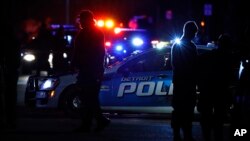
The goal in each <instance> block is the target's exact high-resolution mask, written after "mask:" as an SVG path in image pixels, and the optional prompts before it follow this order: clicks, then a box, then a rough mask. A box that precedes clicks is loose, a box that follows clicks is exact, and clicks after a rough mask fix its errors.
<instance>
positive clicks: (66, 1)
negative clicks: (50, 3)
mask: <svg viewBox="0 0 250 141" xmlns="http://www.w3.org/2000/svg"><path fill="white" fill-rule="evenodd" d="M69 7H70V0H65V22H66V24H69V20H70V9H69Z"/></svg>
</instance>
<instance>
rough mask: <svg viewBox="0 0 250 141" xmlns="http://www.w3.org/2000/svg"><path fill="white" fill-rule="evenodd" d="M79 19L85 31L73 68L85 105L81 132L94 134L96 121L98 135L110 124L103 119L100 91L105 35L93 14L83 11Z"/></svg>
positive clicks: (79, 38)
mask: <svg viewBox="0 0 250 141" xmlns="http://www.w3.org/2000/svg"><path fill="white" fill-rule="evenodd" d="M79 18H80V26H81V30H80V31H79V33H78V34H77V36H76V38H75V47H74V53H73V60H72V65H73V66H75V67H76V68H77V69H78V70H79V73H78V76H77V84H78V85H79V86H80V87H81V90H82V95H81V100H82V101H84V102H83V103H84V105H83V107H84V108H83V109H82V110H83V111H82V114H83V117H82V125H81V127H80V128H79V129H78V130H79V131H83V132H88V131H90V129H91V124H92V119H95V120H96V123H97V127H96V128H95V131H97V132H98V131H101V130H103V129H104V128H105V127H106V126H107V125H108V124H109V123H110V120H109V119H107V118H106V117H104V116H103V115H102V111H101V108H100V103H99V90H100V85H101V81H102V77H103V73H104V56H105V48H104V34H103V33H102V32H101V31H100V30H99V29H98V28H97V27H96V26H95V21H94V17H93V14H92V12H91V11H88V10H83V11H81V13H80V15H79Z"/></svg>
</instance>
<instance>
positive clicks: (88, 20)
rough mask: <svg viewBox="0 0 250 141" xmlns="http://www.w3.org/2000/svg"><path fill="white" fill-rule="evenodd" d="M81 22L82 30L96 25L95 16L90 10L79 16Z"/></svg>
mask: <svg viewBox="0 0 250 141" xmlns="http://www.w3.org/2000/svg"><path fill="white" fill-rule="evenodd" d="M79 22H80V25H81V27H82V28H84V27H89V26H93V25H94V24H95V20H94V15H93V13H92V12H91V11H89V10H82V11H81V12H80V14H79Z"/></svg>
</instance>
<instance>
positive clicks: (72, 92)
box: [62, 86, 83, 117]
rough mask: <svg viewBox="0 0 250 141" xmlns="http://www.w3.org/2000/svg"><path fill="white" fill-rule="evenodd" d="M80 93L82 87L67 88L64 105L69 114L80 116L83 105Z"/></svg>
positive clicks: (66, 112)
mask: <svg viewBox="0 0 250 141" xmlns="http://www.w3.org/2000/svg"><path fill="white" fill-rule="evenodd" d="M80 94H81V89H80V88H79V87H77V86H73V87H70V88H69V89H67V90H66V92H65V95H64V98H63V101H62V104H63V105H62V106H63V110H64V112H65V114H66V115H67V116H70V117H80V111H81V108H82V105H83V103H82V100H81V99H80Z"/></svg>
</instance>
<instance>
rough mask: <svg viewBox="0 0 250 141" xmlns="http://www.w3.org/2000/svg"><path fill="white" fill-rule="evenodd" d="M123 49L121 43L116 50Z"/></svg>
mask: <svg viewBox="0 0 250 141" xmlns="http://www.w3.org/2000/svg"><path fill="white" fill-rule="evenodd" d="M122 49H123V47H122V46H121V45H118V46H116V48H115V50H117V51H121V50H122Z"/></svg>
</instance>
